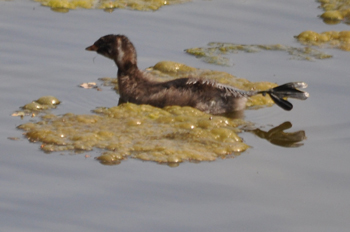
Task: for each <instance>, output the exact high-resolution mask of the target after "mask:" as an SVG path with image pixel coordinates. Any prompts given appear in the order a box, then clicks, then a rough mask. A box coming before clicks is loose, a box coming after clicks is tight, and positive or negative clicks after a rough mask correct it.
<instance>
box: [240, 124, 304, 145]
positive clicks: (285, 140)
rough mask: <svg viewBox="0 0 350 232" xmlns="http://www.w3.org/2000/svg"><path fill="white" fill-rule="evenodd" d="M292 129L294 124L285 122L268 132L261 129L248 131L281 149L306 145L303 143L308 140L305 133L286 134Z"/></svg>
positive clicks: (301, 131) (300, 131)
mask: <svg viewBox="0 0 350 232" xmlns="http://www.w3.org/2000/svg"><path fill="white" fill-rule="evenodd" d="M290 128H292V123H291V122H284V123H282V124H280V125H279V126H276V127H274V128H272V129H270V130H268V131H263V130H261V129H259V128H257V129H254V130H246V131H247V132H251V133H253V134H255V135H256V136H258V137H259V138H262V139H266V140H267V141H269V142H270V143H271V144H274V145H277V146H281V147H300V146H302V145H304V144H303V143H301V141H303V140H305V139H306V135H305V131H303V130H299V131H295V132H284V130H287V129H290Z"/></svg>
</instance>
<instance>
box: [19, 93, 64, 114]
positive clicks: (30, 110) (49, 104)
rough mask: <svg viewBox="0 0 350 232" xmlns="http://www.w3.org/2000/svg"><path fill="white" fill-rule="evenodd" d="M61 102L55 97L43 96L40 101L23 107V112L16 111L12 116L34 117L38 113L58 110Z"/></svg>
mask: <svg viewBox="0 0 350 232" xmlns="http://www.w3.org/2000/svg"><path fill="white" fill-rule="evenodd" d="M60 103H61V102H60V100H58V99H57V98H56V97H54V96H43V97H40V98H39V99H37V100H35V101H32V102H30V103H28V104H25V105H24V106H22V107H21V108H22V110H19V111H16V112H14V113H13V114H12V116H20V117H23V116H26V115H32V116H34V115H35V114H36V113H38V112H41V111H44V110H49V109H53V108H56V106H57V105H58V104H60Z"/></svg>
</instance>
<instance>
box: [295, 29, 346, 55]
mask: <svg viewBox="0 0 350 232" xmlns="http://www.w3.org/2000/svg"><path fill="white" fill-rule="evenodd" d="M295 38H296V39H297V40H298V41H299V42H300V43H302V44H305V45H314V46H325V45H327V46H328V47H331V48H339V49H341V50H344V51H350V31H325V32H322V33H320V34H319V33H317V32H314V31H303V32H302V33H300V34H299V35H297V36H295Z"/></svg>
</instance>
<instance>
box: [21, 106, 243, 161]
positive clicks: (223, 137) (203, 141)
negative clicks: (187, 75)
mask: <svg viewBox="0 0 350 232" xmlns="http://www.w3.org/2000/svg"><path fill="white" fill-rule="evenodd" d="M94 112H95V113H97V114H98V115H76V114H71V113H68V114H65V115H62V116H55V115H46V116H43V117H42V120H41V121H39V122H37V123H33V122H29V123H26V124H22V125H20V126H19V127H18V128H19V129H22V130H25V131H26V133H25V136H26V137H27V138H28V140H30V141H31V142H40V143H41V144H42V145H41V149H42V150H43V151H45V152H53V151H65V150H75V151H90V150H92V149H93V148H99V149H103V150H107V151H108V152H104V153H103V154H102V155H101V156H99V157H98V158H97V159H98V160H100V162H101V163H106V164H113V163H118V162H120V161H121V160H123V159H125V158H127V157H131V158H136V159H141V160H145V161H155V162H159V163H180V162H183V161H194V162H198V161H213V160H216V159H217V158H225V157H226V156H227V155H231V154H235V153H237V154H239V153H240V152H243V151H244V150H246V149H247V148H248V145H246V144H245V143H243V142H242V139H241V138H240V137H239V136H238V135H237V132H239V129H237V127H238V126H239V125H242V124H243V123H244V121H243V120H240V119H230V118H226V117H223V116H213V115H209V114H206V113H203V112H201V111H198V110H196V109H194V108H191V107H179V106H171V107H166V108H164V109H160V108H156V107H152V106H149V105H135V104H131V103H125V104H122V105H119V106H115V107H111V108H97V109H95V110H94Z"/></svg>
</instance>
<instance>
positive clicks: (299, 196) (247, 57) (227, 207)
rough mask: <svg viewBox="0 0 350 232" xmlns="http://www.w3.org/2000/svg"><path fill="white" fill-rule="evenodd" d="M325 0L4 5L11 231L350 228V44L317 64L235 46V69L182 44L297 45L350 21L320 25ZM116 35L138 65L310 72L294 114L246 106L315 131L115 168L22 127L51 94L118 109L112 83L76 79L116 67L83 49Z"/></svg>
mask: <svg viewBox="0 0 350 232" xmlns="http://www.w3.org/2000/svg"><path fill="white" fill-rule="evenodd" d="M317 7H318V3H316V2H315V1H311V0H310V1H302V0H294V1H289V2H286V1H282V0H273V1H257V0H245V1H244V0H242V1H230V0H216V1H199V0H197V1H193V2H190V3H186V4H181V5H173V6H168V7H163V8H161V9H160V10H159V11H155V12H139V11H130V10H115V11H114V12H112V13H106V12H104V11H102V10H84V9H78V10H72V11H70V12H69V13H66V14H62V13H56V12H53V11H52V10H51V9H50V8H47V7H41V6H40V4H38V3H36V2H32V1H23V0H14V1H9V2H8V1H1V2H0V9H1V10H0V12H1V14H0V30H1V34H0V39H1V47H0V50H1V52H0V67H1V80H2V84H1V86H0V88H1V99H2V100H1V106H2V111H1V113H0V117H1V121H2V123H1V130H0V133H1V137H0V138H1V139H0V144H1V148H2V152H1V156H0V160H1V162H0V176H1V177H0V184H1V190H0V202H1V209H0V218H1V219H0V228H1V230H2V231H26V232H28V231H36V232H37V231H63V230H64V231H85V232H86V231H116V230H118V231H194V230H196V231H214V230H215V231H252V232H253V231H254V232H256V231H315V232H316V231H317V232H318V231H341V232H342V231H344V232H345V231H348V228H349V227H350V223H349V220H348V218H350V212H349V194H350V182H349V176H350V175H349V174H350V173H349V165H348V164H349V163H350V156H349V154H348V151H349V149H350V133H349V131H350V120H349V118H350V117H349V110H348V109H347V108H348V107H347V102H348V101H349V100H350V99H349V93H348V86H349V85H350V81H349V77H348V63H349V53H347V52H343V51H339V50H332V49H324V51H326V52H328V53H331V54H332V55H334V57H333V58H332V59H328V60H317V61H314V62H308V61H299V60H291V59H290V57H289V56H288V55H287V54H285V53H281V52H260V53H254V54H245V53H239V54H233V55H231V56H230V58H231V59H232V61H233V62H234V66H233V67H221V66H216V65H211V64H207V63H204V62H202V61H200V60H198V59H196V58H194V57H193V56H189V55H187V54H185V53H184V52H183V50H184V49H186V48H190V47H195V46H205V45H206V44H207V43H208V42H212V41H218V42H231V43H246V44H275V43H281V44H285V45H289V46H301V45H299V44H298V43H297V41H295V40H294V38H293V36H294V35H297V34H299V33H300V32H302V31H304V30H314V31H318V32H322V31H326V30H348V26H346V25H345V24H339V25H326V24H324V23H323V22H322V21H321V20H320V19H319V18H317V17H316V16H317V15H319V14H321V13H322V10H321V9H318V8H317ZM109 33H120V34H125V35H127V36H128V37H129V38H130V39H131V40H132V41H133V43H134V44H135V46H136V48H137V51H138V57H139V67H140V68H147V67H149V66H152V65H154V64H155V63H156V62H158V61H160V60H173V61H177V62H183V63H185V64H187V65H190V66H194V67H198V68H206V69H214V70H221V71H226V72H229V73H231V74H233V75H236V76H239V77H243V78H247V79H249V80H251V81H271V82H276V83H279V84H282V83H285V82H289V81H305V82H307V83H308V84H309V88H308V91H309V92H310V98H309V99H308V100H307V101H303V102H301V101H294V102H293V103H294V109H293V111H291V112H285V111H282V110H281V109H279V108H278V107H277V106H273V107H269V108H264V109H260V110H249V111H246V112H245V119H246V120H249V121H252V122H254V123H256V124H257V125H259V126H261V127H262V129H266V130H269V129H271V127H272V126H278V125H279V124H281V123H283V122H288V121H289V122H291V123H292V125H293V127H292V128H291V129H290V130H289V131H297V130H304V131H305V133H306V136H307V140H306V141H304V145H303V146H301V147H298V148H285V147H280V146H276V145H272V144H271V143H269V142H268V141H267V140H263V139H260V138H258V137H257V136H255V135H253V134H251V133H243V134H241V136H242V137H243V139H244V140H245V142H246V143H247V144H249V145H251V146H252V147H251V148H250V149H249V150H248V151H246V152H244V153H242V154H241V155H240V156H238V157H236V158H234V159H226V160H218V161H215V162H203V163H199V164H193V163H184V164H181V165H180V166H179V167H176V168H170V167H168V166H166V165H158V164H156V163H152V162H141V161H138V160H132V159H129V160H127V161H124V162H122V163H121V164H120V165H118V166H110V167H109V166H103V165H100V164H99V163H98V162H97V161H95V160H94V159H93V158H84V155H85V154H86V153H83V154H80V155H73V154H69V153H68V154H67V153H64V154H60V153H52V154H45V153H43V152H42V151H40V149H39V145H38V144H31V143H29V142H28V141H26V140H25V139H24V138H23V137H22V136H21V133H22V131H19V130H16V126H17V125H19V124H22V123H24V122H27V121H29V120H31V119H30V118H28V117H26V118H25V119H23V120H21V119H20V118H17V117H11V116H10V115H11V113H12V112H13V111H15V110H17V109H18V107H19V106H22V105H24V104H26V103H28V102H29V101H31V100H35V99H37V98H39V97H40V96H43V95H54V96H56V97H58V98H59V99H60V100H61V101H62V104H61V105H60V106H59V107H58V109H55V110H54V111H53V113H55V114H63V113H67V112H72V113H75V114H84V113H90V110H92V109H94V108H95V107H97V106H107V107H110V106H114V105H116V104H117V95H116V94H115V92H113V91H112V90H109V89H108V88H105V89H104V90H103V91H100V92H99V91H93V90H85V89H81V88H78V87H77V85H78V84H80V83H82V82H87V81H96V80H97V78H99V77H104V76H114V75H115V74H116V67H115V65H114V64H113V63H112V62H111V61H109V60H107V59H105V58H103V57H100V56H96V55H94V54H92V53H89V52H86V51H85V50H84V48H85V47H86V46H88V45H90V44H91V43H92V42H94V41H95V40H96V39H97V38H99V37H100V36H102V35H105V34H109ZM9 136H10V137H20V138H21V139H20V140H19V141H12V140H8V139H7V137H9ZM88 154H89V155H91V156H92V157H94V156H97V155H98V151H92V152H90V153H88Z"/></svg>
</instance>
